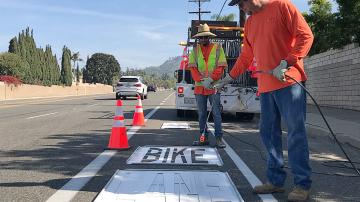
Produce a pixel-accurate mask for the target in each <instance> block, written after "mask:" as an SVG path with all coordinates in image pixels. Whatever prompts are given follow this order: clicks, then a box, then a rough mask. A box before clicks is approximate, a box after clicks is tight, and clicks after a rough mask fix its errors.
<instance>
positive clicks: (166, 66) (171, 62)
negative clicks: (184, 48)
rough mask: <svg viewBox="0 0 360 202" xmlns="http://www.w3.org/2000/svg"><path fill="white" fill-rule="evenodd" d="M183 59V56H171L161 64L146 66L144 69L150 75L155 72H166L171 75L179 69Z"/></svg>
mask: <svg viewBox="0 0 360 202" xmlns="http://www.w3.org/2000/svg"><path fill="white" fill-rule="evenodd" d="M181 59H182V57H181V56H175V57H170V58H169V59H168V60H166V61H165V62H164V63H163V64H161V65H160V66H151V67H146V68H145V69H144V71H145V72H146V74H148V75H151V74H155V75H158V76H161V75H162V74H164V73H165V74H168V75H169V76H171V75H173V74H174V71H175V70H177V69H179V66H180V62H181Z"/></svg>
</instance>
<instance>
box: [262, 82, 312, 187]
mask: <svg viewBox="0 0 360 202" xmlns="http://www.w3.org/2000/svg"><path fill="white" fill-rule="evenodd" d="M260 103H261V115H260V135H261V138H262V141H263V143H264V145H265V147H266V150H267V152H268V159H267V172H266V174H267V178H268V180H269V182H270V183H271V184H273V185H275V186H278V187H282V186H283V185H284V182H285V178H286V172H285V171H284V169H283V167H284V158H283V148H282V139H281V134H282V131H281V118H283V121H284V122H285V124H286V125H287V128H288V135H287V145H288V159H289V165H290V167H291V171H292V173H293V175H294V184H295V186H299V187H301V188H303V189H306V190H308V189H310V186H311V179H310V175H311V168H310V165H309V148H308V142H307V137H306V131H305V117H306V94H305V91H304V90H303V89H302V88H301V87H300V86H299V85H297V84H294V85H291V86H288V87H286V88H283V89H279V90H275V91H272V92H267V93H262V94H261V95H260Z"/></svg>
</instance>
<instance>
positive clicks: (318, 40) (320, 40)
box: [303, 0, 337, 55]
mask: <svg viewBox="0 0 360 202" xmlns="http://www.w3.org/2000/svg"><path fill="white" fill-rule="evenodd" d="M308 4H309V6H310V13H309V14H307V13H304V14H303V15H304V17H305V19H306V21H307V22H308V24H309V26H310V28H311V29H312V31H313V34H314V43H313V46H312V48H311V50H310V53H309V54H310V55H314V54H317V53H321V52H325V51H327V50H329V49H331V48H332V47H333V46H334V40H333V38H334V37H336V36H335V33H336V29H337V28H336V26H335V17H334V15H333V14H332V13H331V2H329V0H310V1H308Z"/></svg>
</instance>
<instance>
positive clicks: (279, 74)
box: [272, 60, 288, 81]
mask: <svg viewBox="0 0 360 202" xmlns="http://www.w3.org/2000/svg"><path fill="white" fill-rule="evenodd" d="M287 70H288V63H287V62H286V60H281V61H280V64H279V65H278V66H277V67H275V69H273V70H272V74H273V75H274V76H275V77H276V78H277V79H279V80H280V81H286V78H285V72H286V71H287Z"/></svg>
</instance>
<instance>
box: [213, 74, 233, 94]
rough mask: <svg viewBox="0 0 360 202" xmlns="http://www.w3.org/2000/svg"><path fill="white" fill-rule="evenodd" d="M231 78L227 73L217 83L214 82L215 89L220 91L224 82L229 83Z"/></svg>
mask: <svg viewBox="0 0 360 202" xmlns="http://www.w3.org/2000/svg"><path fill="white" fill-rule="evenodd" d="M232 80H233V78H231V76H230V75H229V74H227V75H226V76H225V78H223V79H221V80H220V81H219V82H218V83H217V84H215V86H214V87H215V88H216V90H217V91H221V90H222V89H223V88H224V86H225V85H226V84H229V83H230V82H231V81H232Z"/></svg>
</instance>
